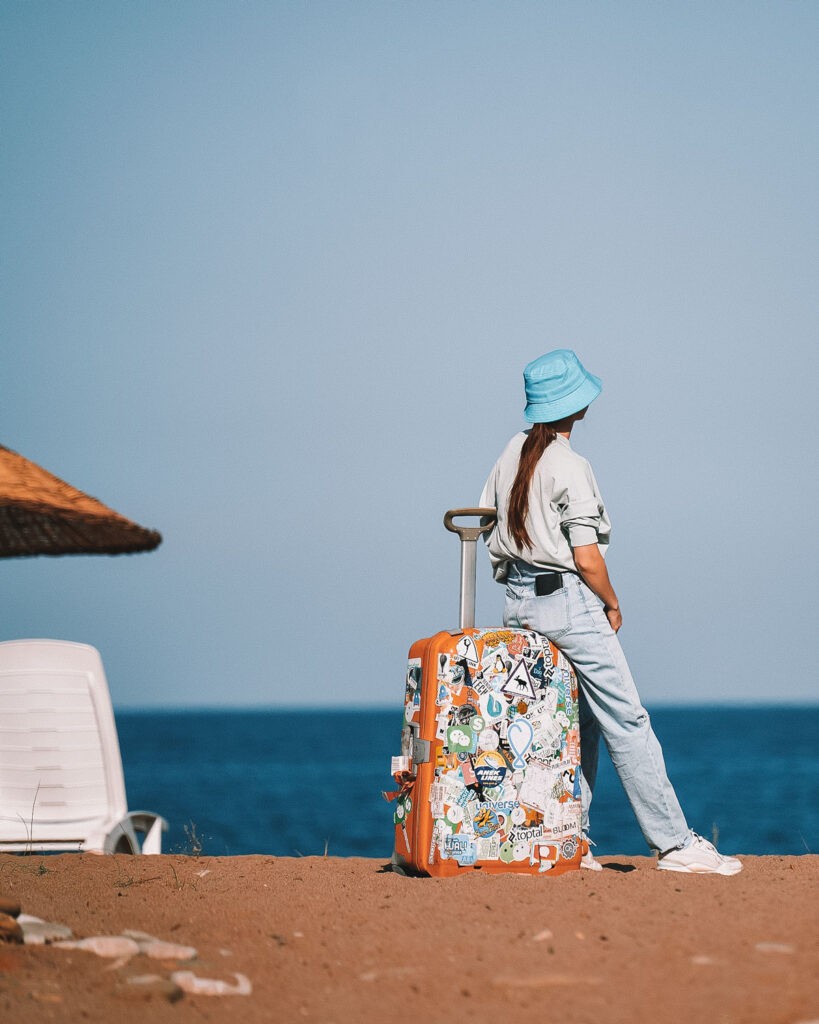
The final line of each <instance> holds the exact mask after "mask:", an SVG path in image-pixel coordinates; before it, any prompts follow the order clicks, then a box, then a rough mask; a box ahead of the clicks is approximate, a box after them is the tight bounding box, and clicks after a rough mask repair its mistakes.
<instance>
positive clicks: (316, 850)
mask: <svg viewBox="0 0 819 1024" xmlns="http://www.w3.org/2000/svg"><path fill="white" fill-rule="evenodd" d="M649 710H650V712H651V718H652V722H653V723H654V729H655V731H656V733H657V735H658V737H659V739H660V742H661V743H662V746H663V751H664V754H665V759H666V766H667V768H668V773H669V776H670V778H671V780H672V782H673V783H674V786H675V788H676V790H677V794H678V796H679V798H680V802H681V804H682V806H683V809H684V810H685V813H686V816H687V817H688V820H689V823H690V824H691V826H692V827H693V828H694V829H695V830H696V831H698V832H700V833H702V834H703V835H705V836H706V837H707V838H709V839H711V838H713V837H715V836H716V837H717V839H718V842H719V846H720V849H722V850H723V851H724V852H727V853H748V854H802V853H806V852H811V853H819V744H817V734H818V733H819V706H811V707H778V708H773V707H743V708H738V707H716V706H713V707H712V706H709V707H685V708H672V707H658V708H656V709H649ZM401 713H402V707H401V706H400V705H399V706H398V707H396V709H395V710H392V711H345V712H341V711H222V710H220V711H179V712H147V711H138V712H137V711H129V712H118V713H117V715H116V719H117V726H118V729H119V737H120V746H121V749H122V759H123V764H124V768H125V781H126V787H127V791H128V802H129V807H130V808H131V809H132V810H151V811H157V812H158V813H160V814H162V815H163V816H164V817H165V818H167V820H168V822H169V824H170V831H169V832H168V834H167V835H166V836H165V839H164V842H163V851H164V852H168V853H191V852H195V850H196V848H197V847H198V846H200V845H201V852H202V853H203V855H211V856H224V855H231V856H232V855H237V854H254V853H255V854H273V855H278V856H299V855H305V856H307V855H315V854H324V853H325V851H326V852H327V853H328V854H329V855H331V856H336V857H349V856H363V857H377V858H383V859H384V861H386V860H387V859H388V858H389V856H390V853H391V850H392V836H393V825H392V808H391V806H390V805H388V804H387V803H386V802H385V801H384V799H383V798H382V796H381V791H382V790H384V789H391V788H393V784H392V779H391V777H390V774H389V766H390V756H391V755H392V754H395V753H398V752H399V735H400V729H401V723H402V717H401ZM591 832H592V838H593V839H594V840H595V841H596V843H597V851H596V852H597V853H598V854H600V855H603V856H605V855H612V854H625V855H629V854H643V853H646V852H647V848H646V846H645V843H644V841H643V839H642V836H641V835H640V832H639V830H638V829H637V826H636V824H635V822H634V817H633V815H632V813H631V810H630V808H629V806H628V804H627V802H626V799H625V796H624V795H623V791H622V789H621V787H620V783H619V780H618V779H617V776H616V775H615V773H614V769H613V768H612V766H611V764H610V762H609V761H608V758H607V756H606V754H605V752H604V751H602V750H601V766H600V772H599V776H598V783H597V787H596V789H595V797H594V805H593V810H592V828H591Z"/></svg>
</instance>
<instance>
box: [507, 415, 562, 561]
mask: <svg viewBox="0 0 819 1024" xmlns="http://www.w3.org/2000/svg"><path fill="white" fill-rule="evenodd" d="M556 437H557V431H556V430H555V429H554V426H553V425H552V424H551V423H535V424H534V425H533V426H532V429H531V430H530V431H529V436H528V437H527V438H526V440H525V441H524V442H523V447H522V448H521V450H520V459H519V461H518V471H517V474H516V476H515V482H514V483H513V484H512V490H511V492H510V494H509V509H508V512H507V528H508V530H509V534H510V536H511V537H512V540H513V541H514V542H515V544H516V545H517V548H518V550H520V551H523V550H524V548H531V546H532V539H531V537H530V536H529V531H528V530H527V529H526V516H527V515H528V514H529V489H530V487H531V483H532V476H533V475H534V472H535V467H536V466H537V464H538V462H540V457H541V455H543V453H544V452H545V451H546V449H547V448H548V447H549V445H550V444H551V443H552V441H554V439H555V438H556Z"/></svg>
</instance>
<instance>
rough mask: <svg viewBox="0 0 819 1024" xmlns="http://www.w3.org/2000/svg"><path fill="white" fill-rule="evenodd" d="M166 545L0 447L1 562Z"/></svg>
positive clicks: (116, 513)
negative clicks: (12, 559) (19, 557)
mask: <svg viewBox="0 0 819 1024" xmlns="http://www.w3.org/2000/svg"><path fill="white" fill-rule="evenodd" d="M161 541H162V537H161V536H160V534H158V533H157V532H156V530H146V529H145V528H144V527H142V526H138V525H137V524H136V523H132V522H131V520H130V519H126V518H125V517H124V516H121V515H120V514H119V513H118V512H114V510H113V509H110V508H108V507H107V505H103V504H102V502H100V501H97V499H96V498H91V497H89V495H87V494H84V493H83V492H82V491H78V490H77V488H76V487H72V486H71V485H70V484H67V483H65V481H64V480H60V479H59V478H58V477H56V476H54V475H53V474H52V473H49V472H48V471H47V470H45V469H43V468H42V467H41V466H38V465H37V464H36V463H35V462H30V461H29V460H28V459H25V458H23V456H22V455H18V454H17V452H13V451H11V450H10V449H9V448H4V447H3V446H2V445H0V558H14V557H18V556H21V555H75V554H76V555H79V554H88V555H95V554H96V555H120V554H125V553H127V552H131V551H151V550H152V549H153V548H155V547H157V545H158V544H160V543H161Z"/></svg>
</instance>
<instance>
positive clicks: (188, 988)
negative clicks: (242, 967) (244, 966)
mask: <svg viewBox="0 0 819 1024" xmlns="http://www.w3.org/2000/svg"><path fill="white" fill-rule="evenodd" d="M233 977H234V978H235V979H236V984H235V985H231V984H230V982H228V981H219V980H218V979H217V978H199V977H197V976H196V975H195V974H194V973H193V971H174V973H173V974H172V975H171V981H172V982H173V983H174V984H175V985H178V986H179V987H180V988H181V989H182V991H183V992H188V993H190V995H193V996H249V995H250V993H251V992H252V991H253V986H252V985H251V984H250V980H249V979H248V978H246V977H245V975H244V974H234V975H233Z"/></svg>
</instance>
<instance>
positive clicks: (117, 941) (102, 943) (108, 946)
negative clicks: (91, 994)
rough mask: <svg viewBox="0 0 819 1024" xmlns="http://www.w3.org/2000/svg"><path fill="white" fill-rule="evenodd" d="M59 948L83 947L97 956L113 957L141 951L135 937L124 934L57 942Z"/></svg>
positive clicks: (126, 955) (131, 954)
mask: <svg viewBox="0 0 819 1024" xmlns="http://www.w3.org/2000/svg"><path fill="white" fill-rule="evenodd" d="M54 945H55V946H57V947H58V948H59V949H82V950H84V951H85V952H86V953H96V954H97V956H105V957H111V958H112V959H113V958H115V957H118V958H121V957H126V958H127V957H132V956H135V955H136V954H137V953H138V952H139V946H138V945H137V943H136V942H134V940H133V939H128V938H126V937H125V936H124V935H92V936H91V937H90V938H88V939H76V940H73V941H70V942H55V943H54Z"/></svg>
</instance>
